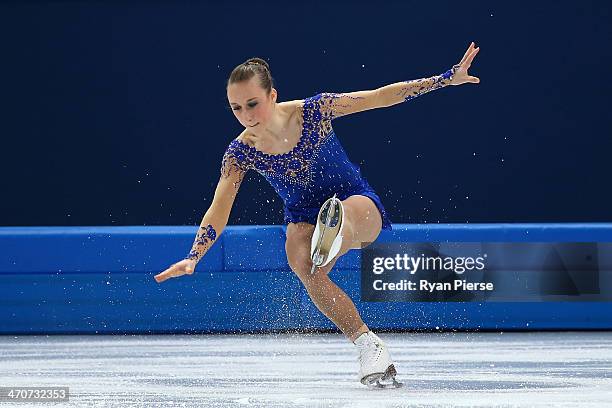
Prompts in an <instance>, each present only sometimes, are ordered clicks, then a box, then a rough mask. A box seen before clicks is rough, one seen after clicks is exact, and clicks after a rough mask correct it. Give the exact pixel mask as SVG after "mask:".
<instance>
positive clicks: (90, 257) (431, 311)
mask: <svg viewBox="0 0 612 408" xmlns="http://www.w3.org/2000/svg"><path fill="white" fill-rule="evenodd" d="M196 230H197V227H191V226H189V227H182V226H181V227H171V226H151V227H3V228H0V334H24V333H31V334H35V333H37V334H40V333H175V332H176V333H178V332H181V333H185V332H208V333H215V332H222V333H227V332H242V331H275V330H287V329H315V330H316V329H334V328H335V326H334V325H333V324H332V323H331V322H330V321H329V320H328V319H327V318H326V317H325V316H323V315H322V314H321V313H320V312H319V310H318V309H317V308H316V307H315V305H314V304H313V303H312V302H311V300H310V298H309V297H308V294H307V293H306V291H305V290H304V288H303V286H302V285H301V283H300V281H299V280H298V278H297V277H296V276H295V275H294V274H293V272H292V271H291V270H290V269H289V266H288V264H287V260H286V256H285V227H284V226H230V227H227V228H226V230H225V231H224V232H223V233H222V234H221V236H220V237H219V239H218V241H217V242H216V243H215V245H214V246H213V247H212V248H211V250H210V251H209V252H208V253H207V254H206V256H205V257H204V258H203V259H202V261H201V262H200V263H199V264H198V267H197V268H196V272H195V273H194V274H193V275H190V276H183V277H180V278H175V279H170V280H168V281H166V282H164V283H162V284H158V283H156V282H155V281H154V279H153V276H154V275H155V274H157V273H159V272H161V271H162V270H164V269H165V268H167V267H168V266H169V265H171V264H172V263H174V262H176V261H178V260H180V259H182V258H183V257H184V256H185V254H187V253H188V251H189V249H190V248H191V245H192V243H193V239H194V236H195V232H196ZM394 241H395V242H397V241H402V242H612V224H461V225H402V224H398V225H394V230H393V231H383V232H382V233H381V235H380V236H379V238H378V240H377V242H394ZM331 277H332V279H333V280H334V281H336V282H337V283H338V284H339V286H341V287H342V288H343V289H344V290H345V291H346V292H347V293H348V294H349V296H350V297H351V298H352V299H353V300H354V302H355V304H356V305H357V307H358V309H359V311H360V312H361V314H362V317H363V320H364V321H365V322H366V323H367V324H368V325H369V326H370V327H371V328H373V329H377V330H404V329H426V330H427V329H441V330H450V329H457V330H538V329H554V330H564V329H611V328H612V302H578V301H572V302H482V303H471V302H400V303H398V302H395V303H394V302H379V303H367V302H361V301H360V251H350V252H349V253H348V254H346V255H345V256H344V257H343V258H341V259H340V261H339V262H338V263H337V264H336V267H335V268H334V270H333V271H332V272H331Z"/></svg>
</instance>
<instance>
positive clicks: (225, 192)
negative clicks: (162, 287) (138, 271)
mask: <svg viewBox="0 0 612 408" xmlns="http://www.w3.org/2000/svg"><path fill="white" fill-rule="evenodd" d="M245 173H246V169H245V168H244V166H239V165H238V163H237V162H236V159H235V158H234V157H231V156H228V154H227V152H226V154H225V156H224V157H223V164H222V166H221V177H220V178H219V182H218V183H217V188H216V190H215V196H214V198H213V201H212V204H211V205H210V207H209V208H208V211H206V214H204V217H203V218H202V222H201V223H200V228H199V229H198V232H197V233H196V237H195V240H194V242H193V245H192V247H191V251H190V252H189V255H187V256H186V257H185V259H183V260H181V261H179V262H177V263H175V264H173V265H171V266H170V267H169V268H168V269H166V270H165V271H163V272H161V273H160V274H158V275H155V280H156V281H157V282H158V283H160V282H163V281H165V280H167V279H169V278H174V277H178V276H182V275H185V274H188V275H191V274H192V273H193V272H194V270H195V267H196V265H197V263H198V262H199V261H200V259H202V257H203V256H204V254H206V252H208V250H209V249H210V247H211V246H212V245H213V244H214V243H215V241H216V240H217V238H218V237H219V236H220V235H221V233H222V232H223V230H224V229H225V226H226V225H227V221H228V220H229V216H230V212H231V210H232V206H233V205H234V200H235V198H236V195H237V194H238V189H239V188H240V184H241V183H242V180H243V178H244V174H245Z"/></svg>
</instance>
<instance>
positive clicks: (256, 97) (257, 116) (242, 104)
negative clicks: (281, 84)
mask: <svg viewBox="0 0 612 408" xmlns="http://www.w3.org/2000/svg"><path fill="white" fill-rule="evenodd" d="M227 100H228V101H229V104H230V107H231V108H232V111H233V112H234V116H236V119H238V122H240V124H241V125H242V126H244V127H246V128H247V129H249V130H253V131H256V130H257V129H262V128H264V127H265V125H266V124H267V123H268V121H269V120H270V118H271V117H272V113H273V111H274V105H275V104H276V89H274V88H272V90H271V91H270V93H269V94H268V93H267V92H266V90H265V89H263V88H262V87H261V86H260V84H259V80H258V78H257V76H254V77H252V78H251V79H249V80H248V81H242V82H235V83H233V84H230V85H229V86H228V87H227Z"/></svg>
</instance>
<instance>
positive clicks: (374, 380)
mask: <svg viewBox="0 0 612 408" xmlns="http://www.w3.org/2000/svg"><path fill="white" fill-rule="evenodd" d="M396 375H397V371H396V370H395V366H394V365H393V364H391V365H390V366H389V367H388V368H387V370H385V372H384V373H374V374H370V375H368V376H366V377H364V378H363V379H362V380H361V382H362V383H363V384H365V385H367V386H368V388H370V389H390V388H401V387H403V386H404V384H403V383H401V382H398V381H397V380H396V379H395V376H396Z"/></svg>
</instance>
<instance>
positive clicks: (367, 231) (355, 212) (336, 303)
mask: <svg viewBox="0 0 612 408" xmlns="http://www.w3.org/2000/svg"><path fill="white" fill-rule="evenodd" d="M342 203H343V206H344V217H345V218H344V227H343V236H344V238H343V240H342V246H341V249H340V252H339V253H338V256H336V257H335V258H334V259H333V260H332V261H331V262H330V263H329V264H327V265H326V266H324V267H321V268H316V269H315V272H314V273H312V274H311V268H312V260H311V258H310V245H311V237H312V233H313V232H314V225H311V224H308V223H295V224H294V223H290V224H289V225H288V226H287V241H286V243H285V249H286V251H287V259H288V261H289V265H290V266H291V269H292V270H293V271H294V272H295V273H296V275H297V276H298V277H299V279H300V280H301V281H302V283H303V284H304V286H305V288H306V290H307V291H308V294H309V295H310V298H311V299H312V301H313V302H314V304H315V305H316V306H317V308H318V309H319V310H320V311H321V312H322V313H323V314H324V315H325V316H327V317H328V318H329V319H330V320H331V321H332V322H334V324H335V325H336V326H338V328H339V329H340V330H341V331H342V332H343V333H344V335H345V336H346V337H347V338H348V339H349V340H350V341H351V342H353V341H354V340H355V339H356V338H357V337H358V336H359V335H360V334H362V333H365V332H367V331H368V327H367V325H365V324H364V322H363V320H362V319H361V316H360V315H359V312H358V311H357V308H356V307H355V304H354V303H353V301H352V300H351V299H350V298H349V297H348V295H347V294H346V293H345V292H344V291H343V290H342V289H341V288H339V287H338V286H337V285H336V284H335V283H334V282H333V281H332V280H331V279H329V277H328V273H329V271H330V270H331V269H332V268H333V266H334V264H335V263H336V261H337V260H338V258H339V257H340V256H342V255H344V254H345V253H346V252H348V251H349V250H350V249H352V248H361V247H363V245H362V243H364V242H365V243H370V242H373V241H374V240H375V239H376V237H377V236H378V234H379V233H380V230H381V226H382V220H381V218H380V213H379V212H378V209H377V208H376V206H375V205H374V203H373V202H372V200H370V199H369V198H368V197H364V196H351V197H349V198H347V199H346V200H344V201H343V202H342Z"/></svg>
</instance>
